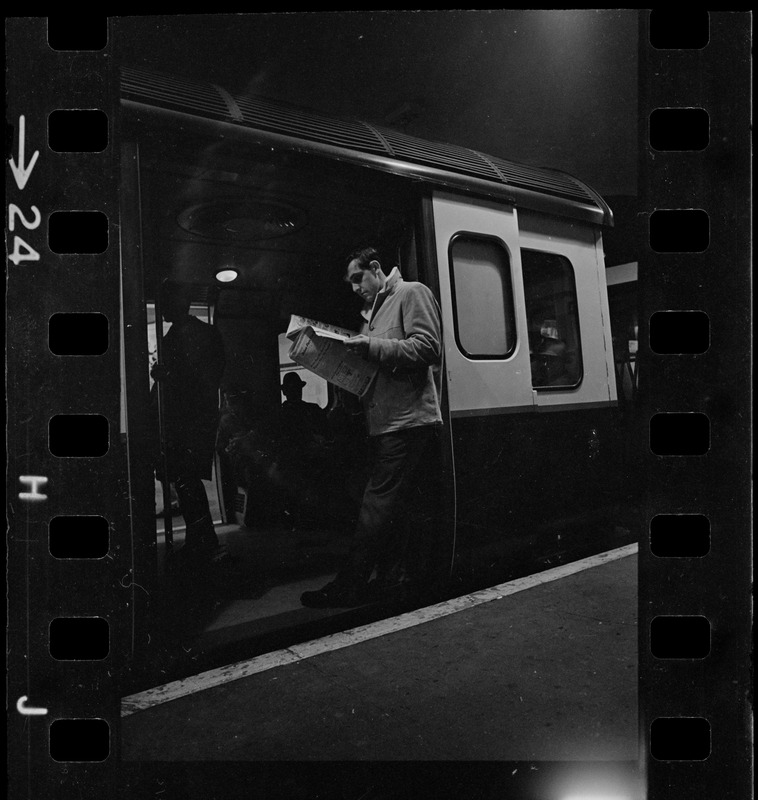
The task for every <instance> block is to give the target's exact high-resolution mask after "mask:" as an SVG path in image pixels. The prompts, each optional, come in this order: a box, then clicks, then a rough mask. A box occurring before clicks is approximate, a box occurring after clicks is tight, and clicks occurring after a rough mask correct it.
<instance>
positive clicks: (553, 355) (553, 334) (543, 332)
mask: <svg viewBox="0 0 758 800" xmlns="http://www.w3.org/2000/svg"><path fill="white" fill-rule="evenodd" d="M531 368H532V385H533V386H564V385H570V384H573V383H574V379H573V378H572V377H571V374H570V370H569V367H568V353H567V349H566V342H564V341H563V339H561V338H560V337H559V335H558V328H557V324H556V321H555V320H554V319H546V320H544V321H543V322H542V325H541V326H540V341H539V343H538V344H537V345H536V346H535V347H534V350H533V352H532V354H531Z"/></svg>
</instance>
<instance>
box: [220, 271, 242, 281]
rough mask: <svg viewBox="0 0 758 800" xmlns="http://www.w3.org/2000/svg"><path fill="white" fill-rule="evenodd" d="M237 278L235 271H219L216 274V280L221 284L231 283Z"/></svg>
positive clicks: (237, 273) (237, 274)
mask: <svg viewBox="0 0 758 800" xmlns="http://www.w3.org/2000/svg"><path fill="white" fill-rule="evenodd" d="M238 277H239V272H237V270H236V269H220V270H219V271H218V272H217V273H216V280H217V281H220V282H221V283H231V281H236V280H237V278H238Z"/></svg>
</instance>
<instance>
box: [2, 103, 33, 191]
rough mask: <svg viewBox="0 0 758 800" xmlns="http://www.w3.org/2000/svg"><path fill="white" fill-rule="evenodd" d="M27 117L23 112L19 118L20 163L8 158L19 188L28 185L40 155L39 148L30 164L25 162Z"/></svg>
mask: <svg viewBox="0 0 758 800" xmlns="http://www.w3.org/2000/svg"><path fill="white" fill-rule="evenodd" d="M25 140H26V117H24V115H23V114H22V115H21V116H20V117H19V118H18V164H17V163H16V162H15V161H14V160H13V159H12V158H9V159H8V163H9V164H10V165H11V169H12V170H13V177H14V178H15V179H16V185H17V186H18V188H19V189H23V188H24V186H26V182H27V181H28V180H29V176H30V175H31V174H32V170H33V169H34V165H35V164H36V163H37V158H38V157H39V150H35V151H34V155H32V158H31V160H30V161H29V165H28V166H26V165H25V164H24V150H25V149H26V141H25Z"/></svg>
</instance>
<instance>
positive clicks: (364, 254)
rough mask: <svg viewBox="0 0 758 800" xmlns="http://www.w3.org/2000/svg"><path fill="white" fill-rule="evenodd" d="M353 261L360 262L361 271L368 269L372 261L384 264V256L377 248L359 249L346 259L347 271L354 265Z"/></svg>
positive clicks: (370, 246) (371, 246)
mask: <svg viewBox="0 0 758 800" xmlns="http://www.w3.org/2000/svg"><path fill="white" fill-rule="evenodd" d="M353 261H357V262H358V267H359V268H360V269H364V270H365V269H368V265H369V264H370V263H371V262H372V261H378V262H379V263H380V264H381V263H382V255H381V253H380V252H379V249H378V248H377V247H374V246H373V245H369V246H368V247H358V248H356V249H355V250H353V251H352V252H351V253H350V254H349V255H348V256H347V258H346V259H345V271H347V268H348V267H349V266H350V264H352V262H353Z"/></svg>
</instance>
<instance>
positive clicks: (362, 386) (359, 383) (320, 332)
mask: <svg viewBox="0 0 758 800" xmlns="http://www.w3.org/2000/svg"><path fill="white" fill-rule="evenodd" d="M286 335H287V338H288V339H291V340H292V347H290V351H289V357H290V358H291V359H292V360H293V361H294V362H295V363H296V364H300V366H302V367H305V368H306V369H309V370H310V371H311V372H315V373H316V375H320V376H321V377H322V378H324V379H325V380H327V381H329V382H330V383H333V384H334V385H335V386H339V387H340V388H341V389H345V390H346V391H348V392H351V393H352V394H356V395H358V396H359V397H362V396H363V395H364V394H366V392H367V391H368V388H369V386H370V385H371V382H372V381H373V379H374V376H375V375H376V372H377V370H378V366H377V365H376V364H371V363H370V362H368V361H365V360H364V359H363V358H361V357H360V356H359V355H356V354H355V353H351V352H350V351H349V350H347V348H346V347H345V346H344V344H343V342H344V341H345V339H349V338H350V337H351V336H356V335H357V334H356V333H354V332H353V331H349V330H347V329H345V328H339V327H337V326H336V325H329V324H327V323H325V322H319V321H318V320H314V319H308V318H307V317H301V316H298V315H296V314H293V315H292V316H291V317H290V323H289V325H288V326H287V334H286Z"/></svg>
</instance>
